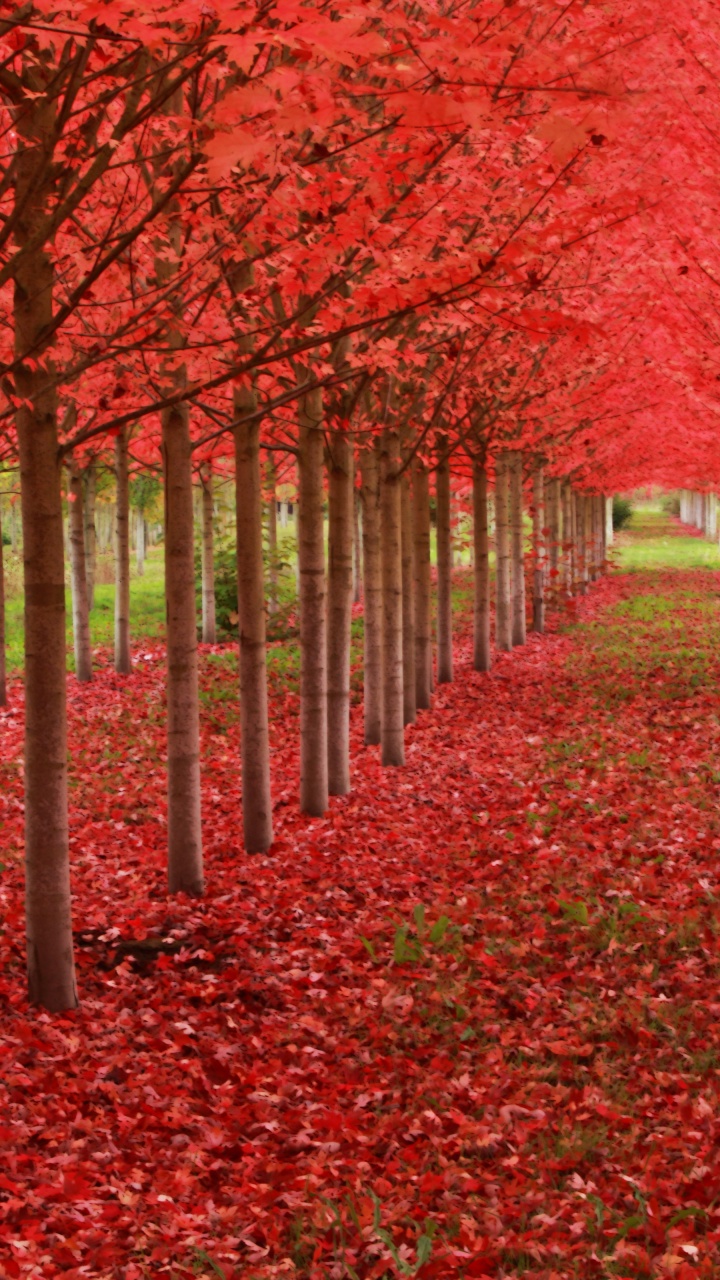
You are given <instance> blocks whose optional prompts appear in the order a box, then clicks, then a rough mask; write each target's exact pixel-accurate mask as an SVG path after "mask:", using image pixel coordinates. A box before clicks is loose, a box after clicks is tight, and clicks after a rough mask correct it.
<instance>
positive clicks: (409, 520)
mask: <svg viewBox="0 0 720 1280" xmlns="http://www.w3.org/2000/svg"><path fill="white" fill-rule="evenodd" d="M400 519H401V525H402V528H401V538H402V593H403V598H402V605H403V614H402V617H403V719H404V722H405V724H414V723H415V717H416V714H417V702H416V698H417V687H416V678H415V556H414V546H413V532H414V530H413V508H412V494H411V492H410V477H409V474H408V472H407V471H404V472H403V476H402V479H401V481H400Z"/></svg>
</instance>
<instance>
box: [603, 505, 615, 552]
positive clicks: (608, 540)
mask: <svg viewBox="0 0 720 1280" xmlns="http://www.w3.org/2000/svg"><path fill="white" fill-rule="evenodd" d="M614 540H615V530H614V528H613V500H612V495H611V496H610V497H608V498H606V499H605V547H606V549H607V548H608V547H611V546H612V544H613V542H614Z"/></svg>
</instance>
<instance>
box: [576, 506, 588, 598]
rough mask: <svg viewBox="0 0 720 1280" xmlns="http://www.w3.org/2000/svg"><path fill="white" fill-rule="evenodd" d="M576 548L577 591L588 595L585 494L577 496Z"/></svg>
mask: <svg viewBox="0 0 720 1280" xmlns="http://www.w3.org/2000/svg"><path fill="white" fill-rule="evenodd" d="M573 523H574V526H575V546H576V550H577V589H578V591H579V592H580V594H581V595H583V596H584V595H586V594H587V541H586V533H585V494H584V493H576V494H575V518H574V522H573Z"/></svg>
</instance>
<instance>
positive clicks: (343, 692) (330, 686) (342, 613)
mask: <svg viewBox="0 0 720 1280" xmlns="http://www.w3.org/2000/svg"><path fill="white" fill-rule="evenodd" d="M327 467H328V506H329V530H328V614H327V617H328V621H327V722H328V724H327V742H328V789H329V791H330V795H331V796H345V795H347V793H348V791H349V790H350V627H351V623H352V586H353V581H352V577H353V557H352V551H353V517H354V511H353V451H352V446H351V444H350V441H349V440H348V436H347V432H345V431H342V430H337V431H335V430H334V431H332V433H331V435H330V444H329V448H328V453H327Z"/></svg>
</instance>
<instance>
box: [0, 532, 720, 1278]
mask: <svg viewBox="0 0 720 1280" xmlns="http://www.w3.org/2000/svg"><path fill="white" fill-rule="evenodd" d="M652 519H654V517H651V519H646V518H643V521H642V523H640V524H639V526H638V528H637V529H636V530H635V531H633V532H632V533H631V534H630V535H628V538H627V539H626V540H625V542H624V545H622V546H621V548H620V555H621V556H622V559H623V561H624V564H625V565H626V566H627V567H628V568H630V569H631V570H632V571H631V572H625V573H617V574H614V575H612V576H611V577H609V578H608V579H606V580H605V581H604V582H602V583H601V584H599V585H598V586H597V587H596V588H595V589H594V590H593V592H592V594H591V595H590V596H589V597H588V598H587V600H585V601H583V602H581V604H580V605H579V606H578V608H577V614H576V616H575V617H574V618H564V619H563V620H562V621H561V625H560V628H559V629H558V630H557V631H556V632H555V633H554V634H551V635H549V636H547V637H544V638H542V639H540V638H537V637H531V638H530V640H529V643H528V645H527V646H526V647H525V648H524V649H523V650H520V651H516V652H515V653H513V654H511V655H503V656H501V657H499V659H498V661H497V663H496V665H495V668H494V670H493V672H492V673H491V674H490V675H489V676H486V677H483V676H478V675H475V674H474V673H472V671H471V670H470V665H469V663H470V637H469V634H468V627H467V613H466V612H463V613H462V614H461V618H462V619H464V620H463V621H461V627H462V634H461V635H459V637H458V678H457V680H456V683H455V684H454V685H452V686H444V687H443V688H442V689H441V690H439V692H438V694H437V696H436V700H435V708H434V710H433V711H432V712H431V713H425V714H423V715H422V716H421V717H420V718H419V720H418V723H417V725H416V726H414V727H413V728H411V729H410V730H409V731H408V766H407V768H406V769H404V770H399V771H391V770H384V771H383V770H381V769H380V767H379V763H378V758H377V752H376V751H375V750H374V749H366V748H364V747H363V746H362V739H361V708H360V707H359V706H357V707H356V708H355V709H354V712H353V791H352V793H351V795H350V796H348V797H347V798H345V799H343V800H339V801H334V802H333V805H332V808H331V811H330V813H329V814H328V815H327V817H326V818H325V819H324V820H322V821H312V822H309V821H308V820H307V819H304V818H302V817H301V816H300V815H299V814H298V812H297V809H296V802H295V796H296V794H297V750H296V737H297V696H296V693H295V692H293V691H292V690H291V691H290V692H285V691H283V689H282V687H281V685H280V683H278V685H277V687H276V689H275V693H274V698H273V743H274V766H273V767H274V778H275V793H274V794H275V803H276V813H275V818H276V824H277V840H276V843H275V845H274V846H273V849H272V851H271V854H270V855H269V856H268V857H263V858H254V859H248V858H247V857H246V856H245V855H244V854H243V853H242V851H241V848H240V844H239V836H238V828H239V811H238V785H239V784H238V773H239V770H238V764H237V746H236V742H237V736H236V735H237V707H236V686H235V673H234V670H233V663H232V660H231V658H230V655H229V654H228V655H225V654H222V653H219V654H215V655H211V654H208V655H206V658H205V660H204V665H203V690H204V703H203V734H204V759H205V760H206V767H205V775H204V776H205V792H204V811H205V818H206V830H207V836H208V839H207V863H208V886H209V889H208V895H207V897H206V898H205V899H204V900H203V901H201V902H184V901H178V900H169V899H168V898H167V897H166V894H165V889H164V871H163V843H164V838H163V832H164V827H163V823H164V797H163V788H164V778H163V769H162V727H163V726H162V675H163V670H162V652H161V650H160V649H159V647H158V646H153V645H152V644H148V647H147V650H146V652H145V654H144V657H143V658H142V660H141V661H140V662H139V663H138V669H137V671H136V673H135V674H134V675H133V676H132V677H131V678H130V679H129V680H123V679H121V678H118V677H116V676H114V674H113V673H112V672H111V670H109V669H104V670H102V671H101V672H100V674H99V676H98V679H97V680H96V681H95V682H94V684H93V686H92V687H91V688H88V689H80V688H78V687H77V686H75V685H74V684H73V685H72V726H71V734H72V760H73V789H72V805H73V825H72V839H73V850H74V856H73V857H74V872H73V874H74V884H75V894H76V913H75V924H76V929H77V931H78V943H79V947H78V953H79V957H80V985H81V990H82V994H83V1006H82V1008H81V1010H80V1011H79V1012H78V1013H77V1014H75V1015H72V1016H69V1017H66V1018H57V1019H49V1018H42V1017H38V1016H37V1015H34V1014H32V1013H29V1012H28V1010H27V1009H26V1007H25V1005H24V1003H23V999H22V983H23V977H22V971H23V956H22V945H21V919H22V899H21V875H20V865H19V852H20V844H19V841H20V822H21V811H20V802H21V795H20V752H21V730H22V725H21V716H20V714H19V711H20V708H19V705H18V703H17V700H16V701H15V704H14V708H13V709H11V713H10V714H9V715H8V716H5V717H4V719H3V721H2V729H1V736H0V742H1V744H2V757H1V763H0V783H1V785H0V825H2V827H3V830H4V835H5V844H6V846H7V850H8V851H7V853H6V854H5V855H4V856H3V861H4V862H5V867H4V869H3V871H2V873H1V874H0V904H2V907H3V909H4V932H3V946H2V951H1V952H0V998H2V1001H3V1011H2V1013H0V1053H3V1052H4V1053H5V1059H4V1061H5V1066H4V1068H3V1071H2V1072H1V1073H0V1127H1V1128H2V1133H3V1146H4V1152H5V1154H4V1167H3V1170H2V1171H1V1176H0V1223H1V1224H2V1231H3V1233H4V1234H3V1243H4V1244H6V1242H9V1243H7V1250H9V1253H7V1256H9V1257H10V1258H11V1264H12V1265H11V1268H10V1269H9V1270H7V1264H6V1262H5V1256H2V1255H1V1254H0V1275H2V1268H3V1267H4V1266H5V1267H6V1274H7V1275H8V1276H13V1277H15V1276H23V1277H36V1276H38V1277H39V1276H44V1275H55V1274H63V1275H67V1276H69V1277H75V1276H77V1277H79V1276H80V1275H81V1274H82V1275H83V1276H85V1277H90V1280H93V1278H100V1280H116V1277H122V1280H144V1278H145V1277H148V1278H149V1277H151V1276H152V1277H155V1276H158V1275H162V1276H172V1277H175V1278H176V1280H179V1278H180V1277H186V1276H187V1277H189V1276H193V1275H195V1276H203V1277H207V1278H208V1280H209V1278H210V1277H212V1276H215V1277H216V1276H225V1278H226V1280H231V1278H234V1280H239V1278H240V1277H242V1280H276V1278H280V1277H296V1278H297V1280H345V1278H346V1277H347V1280H355V1277H358V1278H359V1280H391V1278H394V1277H401V1276H409V1275H415V1274H417V1275H418V1276H419V1280H426V1278H427V1280H430V1277H440V1278H445V1277H446V1278H447V1280H451V1278H452V1280H456V1278H460V1280H462V1277H468V1280H469V1278H470V1277H482V1276H487V1277H494V1278H496V1280H502V1278H505V1280H510V1278H511V1277H512V1278H514V1277H520V1276H531V1277H533V1280H559V1278H560V1280H565V1277H578V1280H586V1278H588V1277H589V1278H591V1280H592V1278H593V1277H611V1276H614V1277H628V1278H629V1277H633V1278H634V1280H651V1278H654V1277H665V1276H667V1277H674V1278H675V1280H697V1278H698V1277H701V1278H703V1280H711V1278H712V1277H717V1276H718V1275H720V1120H719V1119H718V1066H720V1018H719V1016H718V1015H720V999H719V998H718V995H717V989H718V974H719V972H720V970H719V964H718V962H719V960H720V877H719V875H718V851H719V850H720V819H719V817H718V795H719V793H720V754H719V752H718V747H719V746H720V693H719V692H718V690H719V683H718V679H719V677H720V658H719V657H718V655H719V654H720V573H719V572H718V571H717V570H715V569H709V568H687V567H684V566H685V565H686V563H687V560H686V552H685V551H682V552H681V551H679V550H678V549H677V547H678V545H679V544H680V543H685V542H686V541H687V543H688V544H691V545H690V547H689V554H690V555H691V557H693V559H692V563H696V562H697V561H696V559H695V557H697V556H699V555H700V554H701V551H702V554H705V544H701V545H700V550H699V549H698V545H697V544H698V542H699V540H697V539H694V538H690V537H689V538H687V539H685V538H684V537H680V536H679V535H678V532H677V526H667V527H665V528H660V527H659V526H658V525H657V524H656V525H655V529H654V530H653V529H652V528H651V521H652ZM673 529H674V530H675V531H674V532H673ZM648 533H650V534H651V536H646V534H648ZM663 540H665V545H663ZM648 564H650V565H655V566H657V567H652V568H648ZM71 684H72V682H71ZM17 696H19V695H17ZM111 926H112V927H111ZM43 1259H45V1261H44V1262H43V1261H42V1260H43ZM80 1267H83V1268H84V1270H83V1271H82V1272H81V1271H80V1270H79V1268H80Z"/></svg>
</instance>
